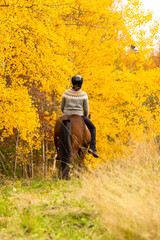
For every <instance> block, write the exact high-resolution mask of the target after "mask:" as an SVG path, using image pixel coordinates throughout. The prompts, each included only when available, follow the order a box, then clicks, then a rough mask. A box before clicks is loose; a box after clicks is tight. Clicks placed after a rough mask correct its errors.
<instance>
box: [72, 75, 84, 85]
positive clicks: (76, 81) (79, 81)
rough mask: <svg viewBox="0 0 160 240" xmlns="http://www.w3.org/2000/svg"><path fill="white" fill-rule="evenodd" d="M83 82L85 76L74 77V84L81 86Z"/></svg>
mask: <svg viewBox="0 0 160 240" xmlns="http://www.w3.org/2000/svg"><path fill="white" fill-rule="evenodd" d="M82 83H83V78H82V77H81V76H80V75H75V76H73V77H72V84H73V86H74V85H77V86H79V87H81V86H82Z"/></svg>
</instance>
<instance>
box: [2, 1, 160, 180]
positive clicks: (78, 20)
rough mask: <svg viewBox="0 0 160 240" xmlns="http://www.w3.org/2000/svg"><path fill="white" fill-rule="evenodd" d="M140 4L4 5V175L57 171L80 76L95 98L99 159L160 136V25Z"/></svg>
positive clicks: (92, 100)
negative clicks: (67, 111)
mask: <svg viewBox="0 0 160 240" xmlns="http://www.w3.org/2000/svg"><path fill="white" fill-rule="evenodd" d="M140 6H141V3H140V1H139V0H128V1H127V3H126V4H125V5H124V4H123V1H121V0H92V1H86V0H63V1H62V0H52V1H51V0H45V1H44V0H12V1H11V0H1V1H0V70H1V71H0V140H1V142H0V165H1V167H2V173H4V172H5V173H6V174H7V172H8V171H9V169H14V175H18V174H19V175H21V173H19V171H20V170H18V169H21V166H22V168H23V175H24V176H26V175H28V172H29V173H30V174H31V175H32V176H33V172H34V171H39V172H41V173H43V174H44V175H46V174H47V173H48V172H49V168H50V166H51V164H50V163H52V160H53V156H54V145H53V131H54V125H55V120H56V119H57V118H58V117H59V116H60V115H61V112H60V100H61V96H62V93H63V92H64V90H65V89H66V88H67V87H70V79H71V76H72V75H75V74H80V75H82V76H83V78H84V84H83V90H84V91H86V92H87V94H88V96H89V104H90V113H91V120H92V121H93V123H94V124H95V126H96V128H97V148H98V152H99V154H100V156H101V157H100V160H98V161H101V162H102V161H103V162H105V161H106V160H109V159H111V158H112V157H113V156H114V154H122V153H123V152H124V151H125V149H126V148H127V147H128V145H129V144H130V143H133V142H134V141H135V140H136V141H138V140H140V139H141V138H142V137H144V135H145V137H146V138H147V139H151V138H154V137H156V136H158V135H159V134H160V106H159V93H160V81H159V80H160V70H159V68H158V67H157V65H155V64H154V61H153V57H151V54H150V53H151V52H152V51H153V47H154V40H155V39H156V35H157V33H158V27H159V26H158V23H156V22H151V20H152V14H151V13H145V12H144V11H143V9H142V8H141V7H140ZM145 26H147V28H145ZM131 46H132V47H131ZM133 46H136V47H137V49H138V51H135V49H134V47H133ZM89 158H90V157H89V156H87V160H88V162H89V160H90V162H91V164H92V165H94V163H97V160H96V162H95V160H94V159H92V158H91V159H89ZM39 163H41V167H39ZM27 169H29V170H27ZM37 169H38V170H37ZM42 171H43V172H42Z"/></svg>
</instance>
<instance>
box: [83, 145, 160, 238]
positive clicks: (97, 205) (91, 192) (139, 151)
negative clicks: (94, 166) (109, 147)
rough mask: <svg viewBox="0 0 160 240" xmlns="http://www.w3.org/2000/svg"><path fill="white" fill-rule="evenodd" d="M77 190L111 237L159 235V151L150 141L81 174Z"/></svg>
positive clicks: (149, 236) (153, 236) (159, 236)
mask: <svg viewBox="0 0 160 240" xmlns="http://www.w3.org/2000/svg"><path fill="white" fill-rule="evenodd" d="M81 194H82V195H81V196H82V197H84V198H85V200H86V201H87V202H88V201H89V202H90V203H91V206H92V210H93V212H94V213H97V215H98V216H99V220H100V222H101V223H102V224H104V225H105V227H106V231H108V232H110V233H111V236H112V237H111V239H129V240H130V239H134V240H138V239H146V240H156V239H157V240H159V239H160V227H159V226H160V155H159V154H158V153H157V151H156V149H155V147H154V146H153V145H152V144H146V143H141V144H137V145H135V146H134V150H132V152H130V153H128V154H127V158H126V159H115V160H114V161H113V162H112V163H111V164H108V165H107V167H101V168H100V169H99V170H97V171H95V172H94V173H91V174H88V175H85V176H84V177H83V187H82V193H81ZM113 236H114V238H113Z"/></svg>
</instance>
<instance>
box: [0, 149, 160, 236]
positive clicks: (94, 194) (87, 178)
mask: <svg viewBox="0 0 160 240" xmlns="http://www.w3.org/2000/svg"><path fill="white" fill-rule="evenodd" d="M159 179H160V156H159V155H158V153H157V152H156V151H155V150H153V149H152V148H151V145H149V146H148V145H146V144H141V145H137V146H135V147H134V150H133V149H132V152H129V153H128V154H127V158H126V159H115V160H114V161H112V163H108V164H106V166H105V167H102V166H101V167H100V168H99V169H97V170H95V171H94V172H90V173H85V174H84V175H83V176H81V178H76V177H74V176H73V177H72V179H71V180H70V181H59V180H56V179H33V180H20V181H8V180H1V187H0V190H1V194H0V239H4V240H5V239H6V240H8V239H13V240H14V239H27V240H29V239H55V240H56V239H60V240H61V239H65V240H73V239H75V240H80V239H84V240H85V239H94V240H121V239H124V240H159V239H160V229H159V221H160V200H159V199H160V187H159Z"/></svg>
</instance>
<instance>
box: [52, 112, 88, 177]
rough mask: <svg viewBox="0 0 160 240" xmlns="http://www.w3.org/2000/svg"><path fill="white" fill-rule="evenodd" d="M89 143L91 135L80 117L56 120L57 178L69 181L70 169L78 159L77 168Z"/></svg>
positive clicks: (82, 162) (82, 161)
mask: <svg viewBox="0 0 160 240" xmlns="http://www.w3.org/2000/svg"><path fill="white" fill-rule="evenodd" d="M90 141H91V134H90V131H89V129H88V128H87V126H86V125H85V123H84V120H83V118H82V117H81V116H78V115H70V116H68V115H64V116H61V117H60V118H58V120H57V121H56V124H55V129H54V143H55V147H56V151H57V158H56V159H57V162H58V164H57V165H58V176H59V178H62V179H70V169H71V168H72V166H73V161H74V160H75V159H76V157H78V162H79V167H82V166H83V165H84V158H85V155H86V153H87V150H88V147H89V144H90Z"/></svg>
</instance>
